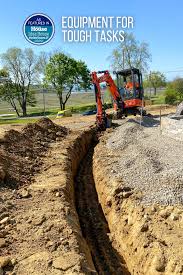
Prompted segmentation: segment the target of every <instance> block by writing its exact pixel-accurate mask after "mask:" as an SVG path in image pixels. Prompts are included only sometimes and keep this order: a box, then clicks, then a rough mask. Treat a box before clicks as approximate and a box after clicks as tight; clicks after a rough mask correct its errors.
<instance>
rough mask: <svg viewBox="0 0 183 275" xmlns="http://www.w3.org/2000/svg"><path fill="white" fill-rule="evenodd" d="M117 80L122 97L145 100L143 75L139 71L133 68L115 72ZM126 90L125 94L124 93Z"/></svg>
mask: <svg viewBox="0 0 183 275" xmlns="http://www.w3.org/2000/svg"><path fill="white" fill-rule="evenodd" d="M114 73H115V74H116V78H117V87H118V90H119V92H120V94H121V96H122V97H123V98H124V100H125V99H130V98H131V99H132V98H134V99H141V100H142V98H143V94H144V91H143V84H142V74H141V72H140V71H139V69H136V68H131V69H126V70H122V71H116V72H114ZM123 90H124V92H123Z"/></svg>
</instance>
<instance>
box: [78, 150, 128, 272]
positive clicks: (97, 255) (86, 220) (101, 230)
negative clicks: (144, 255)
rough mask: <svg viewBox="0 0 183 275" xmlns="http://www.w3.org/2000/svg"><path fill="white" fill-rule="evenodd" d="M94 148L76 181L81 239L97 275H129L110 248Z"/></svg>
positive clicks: (87, 156)
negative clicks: (83, 240)
mask: <svg viewBox="0 0 183 275" xmlns="http://www.w3.org/2000/svg"><path fill="white" fill-rule="evenodd" d="M92 157H93V147H91V148H90V150H89V151H88V153H87V155H86V156H85V157H84V159H83V161H82V162H81V164H80V167H79V170H78V173H77V177H76V194H75V197H76V206H77V210H78V211H77V212H78V215H79V220H80V224H81V229H82V233H83V236H84V238H85V239H86V241H87V244H88V246H89V248H90V252H91V255H92V259H93V262H94V265H95V268H96V270H97V272H98V274H106V275H110V274H116V275H117V274H129V272H128V271H127V269H126V266H125V263H124V260H123V258H122V257H121V256H120V255H119V254H118V253H117V251H116V250H115V249H114V248H113V247H112V244H111V240H110V231H109V228H108V224H107V221H106V219H105V217H104V214H103V211H102V208H101V205H100V204H99V202H98V196H97V192H96V189H95V183H94V179H93V172H92Z"/></svg>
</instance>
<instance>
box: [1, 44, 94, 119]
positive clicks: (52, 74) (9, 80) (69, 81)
mask: <svg viewBox="0 0 183 275" xmlns="http://www.w3.org/2000/svg"><path fill="white" fill-rule="evenodd" d="M1 62H2V64H3V68H2V69H1V70H0V81H1V83H0V100H1V101H6V102H8V103H9V104H10V105H11V106H12V108H13V109H14V110H15V112H16V114H17V116H20V112H19V110H21V113H22V115H23V116H27V106H32V107H34V106H35V105H36V98H35V92H34V89H33V88H34V85H39V87H40V86H41V87H43V88H54V91H55V92H56V93H57V96H58V99H59V103H60V109H61V110H64V109H65V105H66V103H67V101H68V99H69V97H70V95H71V93H72V90H73V89H74V87H75V86H76V85H77V87H80V88H82V89H85V90H86V89H88V88H89V87H90V71H89V69H88V67H87V65H86V64H85V62H83V61H81V60H75V59H74V58H72V57H70V56H69V55H67V54H65V53H62V52H56V53H54V54H47V53H45V52H41V53H40V54H39V55H36V54H35V53H34V51H33V50H32V49H24V50H22V49H19V48H10V49H8V50H7V52H6V53H4V54H2V55H1ZM64 91H65V92H66V95H65V96H64V95H63V92H64Z"/></svg>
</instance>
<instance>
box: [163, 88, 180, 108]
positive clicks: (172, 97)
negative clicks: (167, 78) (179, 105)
mask: <svg viewBox="0 0 183 275" xmlns="http://www.w3.org/2000/svg"><path fill="white" fill-rule="evenodd" d="M177 100H178V95H177V92H176V91H175V90H173V89H170V88H167V90H166V91H165V103H166V104H170V105H173V104H175V103H176V101H177Z"/></svg>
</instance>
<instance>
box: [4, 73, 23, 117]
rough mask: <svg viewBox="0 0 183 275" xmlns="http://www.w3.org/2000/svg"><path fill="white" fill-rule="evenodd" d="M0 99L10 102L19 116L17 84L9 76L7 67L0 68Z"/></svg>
mask: <svg viewBox="0 0 183 275" xmlns="http://www.w3.org/2000/svg"><path fill="white" fill-rule="evenodd" d="M0 99H1V100H2V101H6V102H8V103H9V104H10V105H11V106H12V107H13V109H14V110H15V112H16V113H17V115H18V116H19V112H18V108H17V106H16V86H15V84H13V83H12V81H11V79H10V78H9V74H8V72H7V70H6V69H1V70H0Z"/></svg>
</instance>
